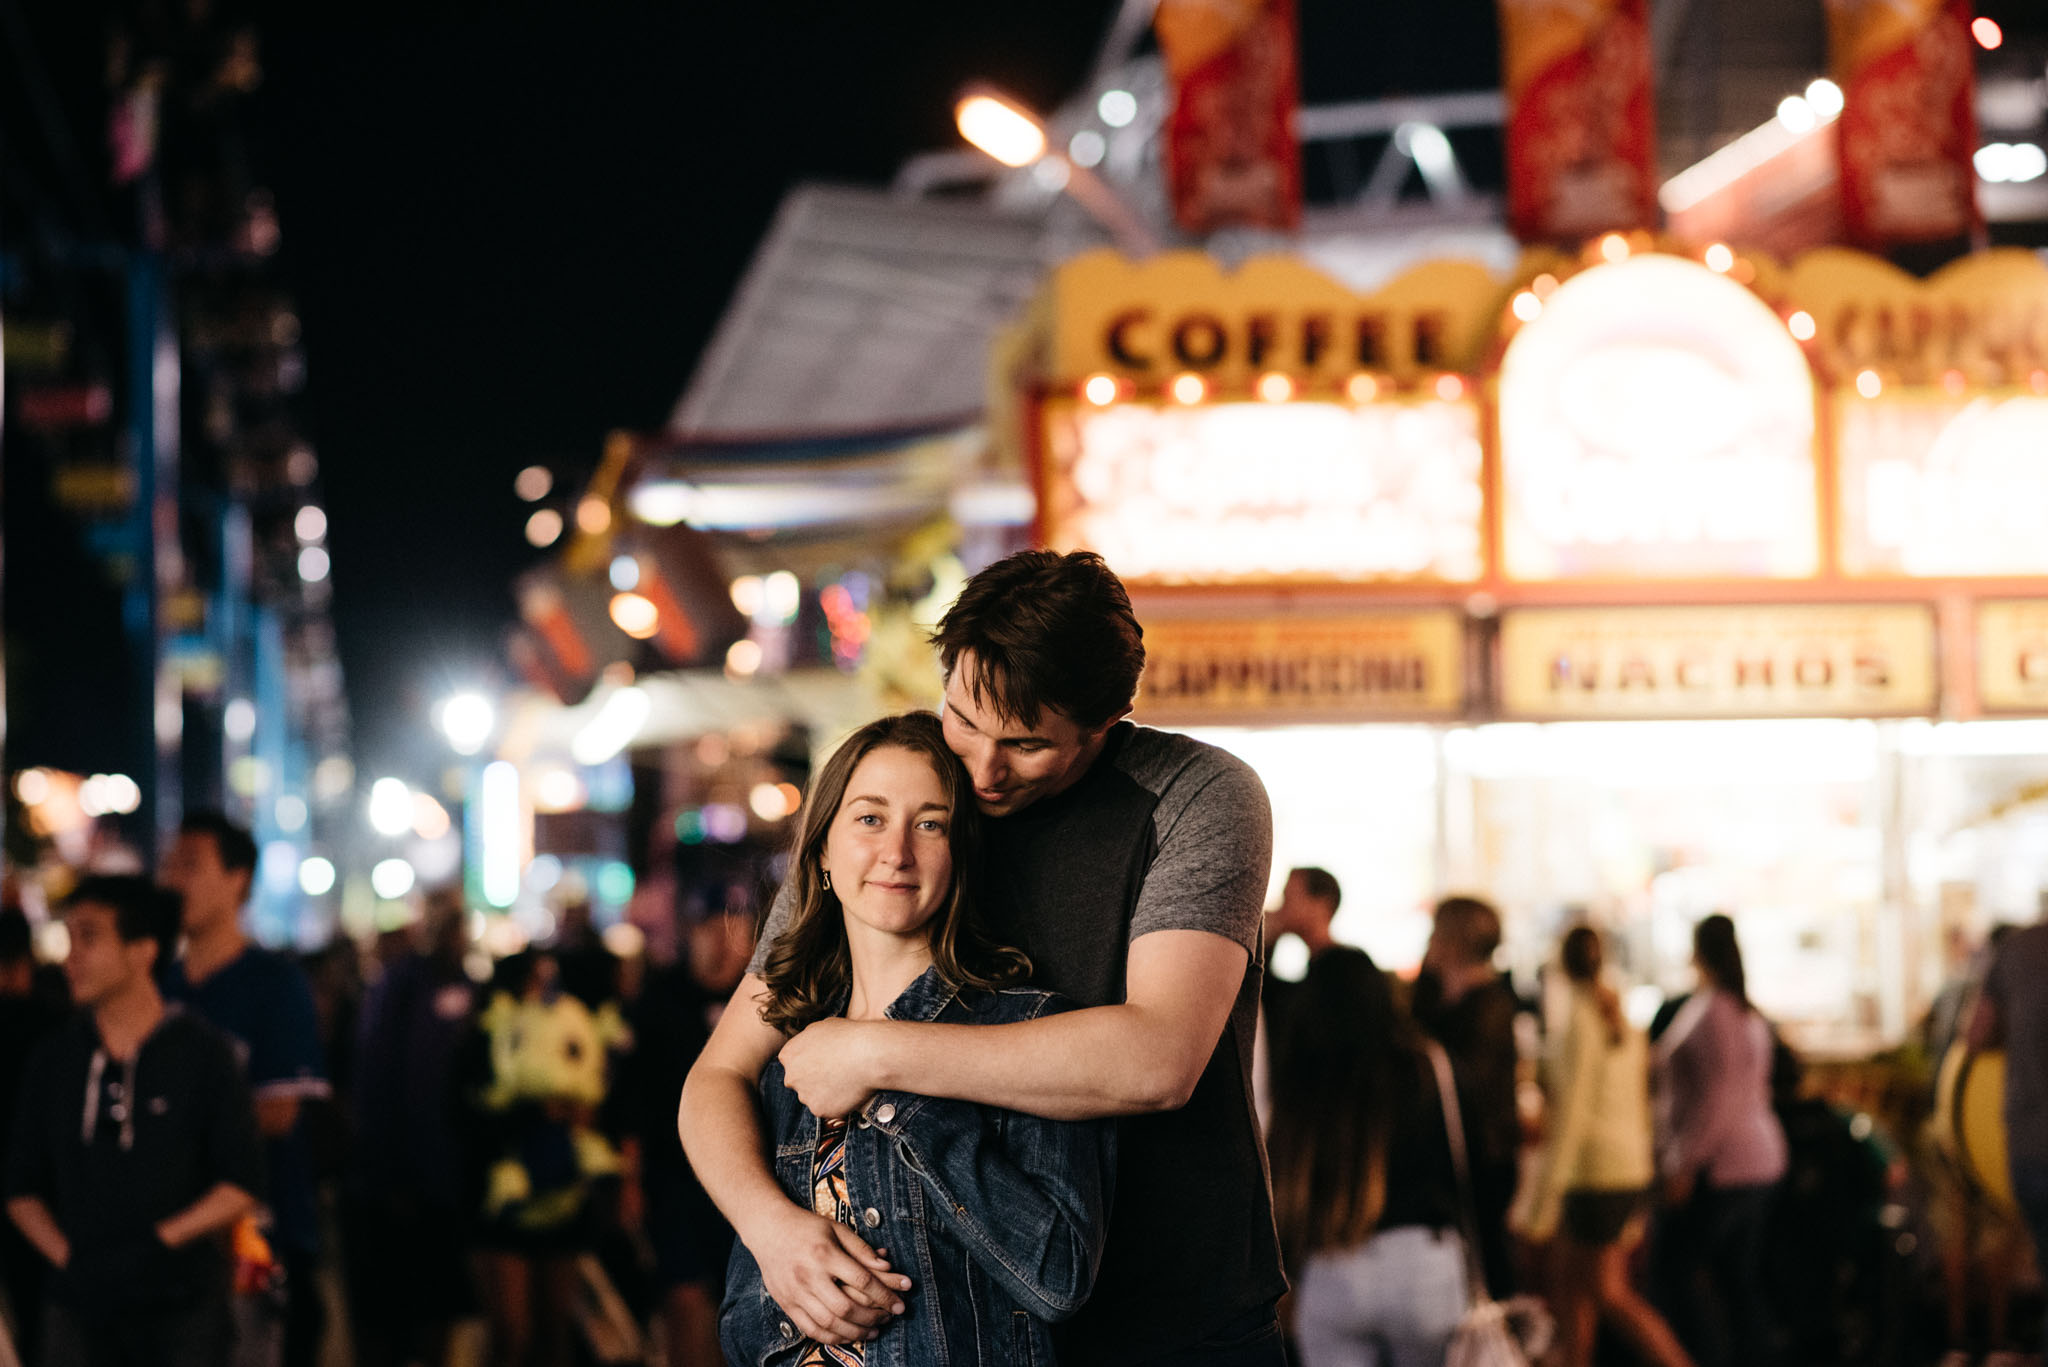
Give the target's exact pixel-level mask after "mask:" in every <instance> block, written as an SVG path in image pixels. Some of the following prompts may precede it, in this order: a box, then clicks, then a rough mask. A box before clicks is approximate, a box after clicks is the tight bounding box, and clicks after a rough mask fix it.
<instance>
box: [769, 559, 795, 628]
mask: <svg viewBox="0 0 2048 1367" xmlns="http://www.w3.org/2000/svg"><path fill="white" fill-rule="evenodd" d="M803 592H804V590H803V585H802V584H800V583H798V582H797V577H796V576H795V575H793V574H791V573H790V572H789V571H788V570H777V571H775V573H773V574H771V575H769V576H768V577H767V578H766V579H763V580H762V581H761V606H762V607H763V608H764V609H766V610H767V612H768V614H769V615H770V617H772V618H773V619H774V620H775V621H776V622H777V623H779V624H785V625H786V624H787V623H790V622H794V621H795V620H796V612H797V609H798V608H799V607H800V606H802V604H803Z"/></svg>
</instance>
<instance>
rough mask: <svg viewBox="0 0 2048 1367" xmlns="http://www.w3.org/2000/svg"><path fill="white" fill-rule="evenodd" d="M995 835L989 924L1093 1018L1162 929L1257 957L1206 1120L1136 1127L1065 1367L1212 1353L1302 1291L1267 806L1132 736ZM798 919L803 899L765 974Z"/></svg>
mask: <svg viewBox="0 0 2048 1367" xmlns="http://www.w3.org/2000/svg"><path fill="white" fill-rule="evenodd" d="M985 825H986V830H987V837H988V838H987V841H986V844H987V850H988V862H987V869H986V872H985V876H984V877H983V878H982V880H981V887H982V905H983V909H984V915H985V918H986V920H987V922H988V925H989V927H990V929H991V930H992V931H993V932H994V934H995V935H996V937H997V938H998V939H1001V940H1003V941H1006V942H1007V943H1010V944H1014V945H1016V946H1018V947H1019V948H1022V949H1023V950H1024V951H1025V952H1026V953H1028V954H1029V955H1030V956H1031V962H1032V965H1033V972H1032V981H1033V982H1034V983H1035V984H1037V985H1038V986H1041V987H1046V988H1050V989H1051V990H1053V991H1055V992H1059V993H1062V994H1064V995H1066V996H1068V997H1071V998H1073V999H1074V1000H1076V1001H1078V1002H1080V1003H1081V1004H1082V1005H1083V1006H1107V1005H1113V1004H1116V1003H1119V1002H1122V1001H1123V1000H1124V968H1125V962H1126V958H1127V955H1128V952H1129V947H1130V942H1131V941H1132V940H1135V939H1137V938H1138V937H1139V936H1141V935H1145V934H1149V933H1150V932H1152V931H1155V930H1203V931H1209V932H1212V933H1214V934H1218V935H1222V936H1224V937H1226V938H1228V939H1230V940H1232V941H1234V942H1235V943H1237V944H1238V945H1241V946H1242V947H1243V948H1244V950H1245V952H1246V955H1247V963H1246V967H1245V974H1244V977H1243V979H1242V981H1241V982H1240V984H1239V987H1238V991H1237V1000H1236V1002H1235V1003H1234V1004H1233V1006H1232V1008H1231V1013H1230V1020H1229V1023H1228V1024H1227V1025H1226V1026H1225V1028H1224V1031H1223V1036H1222V1038H1221V1039H1220V1040H1219V1041H1218V1042H1217V1045H1216V1052H1215V1053H1214V1054H1213V1055H1212V1056H1211V1057H1210V1059H1209V1064H1208V1066H1207V1067H1206V1068H1205V1069H1204V1070H1203V1072H1202V1077H1201V1080H1200V1081H1199V1082H1198V1083H1197V1084H1196V1086H1195V1091H1194V1095H1193V1096H1192V1097H1191V1098H1190V1099H1189V1101H1188V1104H1187V1105H1186V1106H1185V1107H1183V1108H1181V1109H1180V1110H1178V1111H1171V1112H1167V1113H1164V1114H1160V1115H1144V1116H1131V1117H1126V1118H1125V1119H1124V1120H1123V1121H1122V1122H1121V1125H1120V1127H1119V1138H1118V1144H1119V1149H1118V1155H1117V1158H1118V1161H1117V1179H1116V1196H1115V1201H1114V1204H1113V1206H1112V1208H1111V1215H1110V1230H1109V1241H1108V1245H1107V1248H1106V1249H1105V1251H1104V1254H1103V1261H1102V1270H1101V1274H1100V1275H1099V1276H1098V1278H1097V1279H1096V1283H1095V1291H1094V1294H1093V1295H1092V1296H1091V1297H1090V1299H1089V1301H1088V1304H1087V1305H1086V1306H1085V1307H1083V1309H1082V1311H1081V1313H1080V1314H1079V1315H1078V1316H1076V1317H1075V1318H1074V1320H1073V1321H1072V1322H1070V1323H1069V1324H1068V1325H1066V1326H1064V1327H1063V1332H1062V1335H1061V1345H1060V1347H1061V1361H1062V1362H1063V1363H1079V1364H1089V1363H1110V1362H1116V1363H1128V1362H1136V1361H1142V1360H1143V1359H1145V1358H1148V1357H1151V1356H1153V1355H1155V1354H1159V1353H1164V1352H1168V1351H1171V1350H1174V1349H1176V1348H1183V1347H1186V1346H1188V1345H1191V1344H1193V1343H1196V1342H1199V1341H1200V1340H1202V1339H1203V1338H1205V1337H1207V1336H1209V1335H1210V1334H1212V1333H1213V1332H1215V1331H1216V1330H1217V1329H1219V1328H1222V1327H1224V1326H1226V1325H1229V1324H1231V1322H1232V1321H1234V1320H1237V1319H1239V1318H1241V1317H1243V1316H1244V1315H1245V1314H1246V1313H1247V1312H1250V1311H1253V1310H1256V1309H1258V1308H1259V1307H1261V1306H1264V1305H1266V1304H1269V1303H1270V1302H1272V1301H1273V1300H1274V1299H1275V1298H1276V1297H1278V1296H1279V1295H1280V1293H1281V1292H1282V1291H1283V1290H1284V1289H1285V1287H1286V1283H1285V1281H1284V1279H1283V1278H1282V1276H1281V1272H1280V1249H1279V1241H1278V1239H1277V1237H1276V1236H1275V1234H1274V1229H1273V1208H1272V1198H1271V1191H1270V1183H1269V1180H1268V1176H1267V1171H1266V1151H1265V1146H1264V1143H1263V1141H1262V1139H1261V1137H1260V1133H1259V1127H1258V1122H1257V1119H1256V1118H1255V1115H1254V1112H1253V1109H1252V1088H1251V1059H1252V1039H1253V1035H1254V1033H1255V1027H1256V1025H1257V1020H1258V1006H1259V979H1260V958H1261V943H1262V941H1261V918H1262V915H1263V911H1264V906H1265V898H1266V882H1267V875H1268V871H1269V869H1270V866H1271V864H1272V856H1273V817H1272V809H1271V807H1270V805H1269V804H1268V803H1267V800H1266V790H1265V788H1264V786H1263V785H1261V784H1260V782H1259V779H1258V776H1257V775H1255V774H1254V773H1253V772H1252V771H1251V769H1250V767H1249V766H1247V765H1246V764H1245V763H1244V762H1243V761H1242V760H1239V759H1237V758H1236V757H1235V756H1233V755H1231V754H1229V753H1227V752H1225V751H1222V750H1219V749H1217V748H1215V747H1214V746H1211V745H1204V744H1203V743H1201V742H1200V741H1196V740H1192V739H1190V738H1189V737H1187V736H1182V735H1177V734H1175V733H1173V732H1170V731H1154V730H1151V729H1149V728H1146V727H1141V726H1133V725H1132V724H1130V723H1128V722H1124V723H1119V724H1118V725H1117V726H1116V727H1114V728H1113V729H1112V730H1111V732H1110V735H1109V739H1108V742H1107V743H1106V745H1105V746H1104V749H1103V752H1102V754H1101V755H1100V756H1099V757H1098V758H1097V759H1096V761H1095V763H1094V764H1093V765H1091V766H1090V768H1089V770H1088V772H1087V773H1086V774H1085V775H1083V776H1082V777H1081V779H1080V780H1079V781H1078V782H1076V783H1075V784H1074V785H1073V786H1072V787H1071V788H1068V789H1067V790H1066V791H1065V792H1062V793H1059V794H1058V795H1056V796H1054V797H1050V798H1047V799H1045V800H1043V801H1041V802H1036V803H1033V804H1032V805H1031V806H1029V807H1026V808H1024V809H1023V810H1022V811H1019V812H1017V813H1015V814H1013V815H1010V816H1007V817H1002V818H999V819H995V820H991V821H988V822H986V823H985ZM785 891H786V890H785ZM787 918H788V898H787V896H786V895H785V896H784V897H779V898H777V899H776V905H775V909H774V911H773V912H772V913H771V914H770V916H769V920H768V924H767V927H766V928H765V929H764V931H763V933H762V937H761V948H760V949H758V950H757V951H756V952H755V958H754V963H753V971H754V972H756V973H758V972H760V971H761V968H762V965H763V964H764V963H765V961H766V953H767V947H768V946H769V945H770V944H771V943H773V941H774V939H775V937H776V936H777V935H778V934H780V933H781V931H782V929H783V927H784V925H786V923H787ZM913 1090H914V1089H913Z"/></svg>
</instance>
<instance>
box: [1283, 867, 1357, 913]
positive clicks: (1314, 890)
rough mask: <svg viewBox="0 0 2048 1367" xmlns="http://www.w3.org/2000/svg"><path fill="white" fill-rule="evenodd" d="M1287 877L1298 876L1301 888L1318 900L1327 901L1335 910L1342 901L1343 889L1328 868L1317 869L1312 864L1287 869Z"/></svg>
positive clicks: (1331, 908) (1332, 909)
mask: <svg viewBox="0 0 2048 1367" xmlns="http://www.w3.org/2000/svg"><path fill="white" fill-rule="evenodd" d="M1287 876H1288V877H1289V878H1299V879H1300V880H1301V888H1302V891H1303V892H1306V893H1307V894H1308V895H1309V896H1311V897H1313V898H1315V899H1316V900H1317V901H1318V902H1328V903H1329V904H1330V910H1331V911H1335V910H1336V909H1337V908H1338V906H1339V905H1341V904H1342V903H1343V901H1344V889H1343V888H1341V887H1339V886H1338V885H1337V876H1336V875H1335V874H1333V873H1331V872H1330V871H1329V870H1328V869H1319V868H1317V867H1316V866H1315V865H1313V864H1309V865H1305V866H1303V867H1301V868H1298V869H1289V870H1288V871H1287Z"/></svg>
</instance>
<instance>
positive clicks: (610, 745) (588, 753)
mask: <svg viewBox="0 0 2048 1367" xmlns="http://www.w3.org/2000/svg"><path fill="white" fill-rule="evenodd" d="M652 707H653V704H652V703H651V702H649V700H648V697H647V694H646V693H645V692H644V691H643V690H641V689H640V688H637V687H635V686H632V685H628V686H626V687H625V688H620V689H615V690H614V691H613V692H612V693H611V695H610V696H609V697H607V698H606V699H605V700H604V703H603V705H602V706H600V707H599V708H598V709H597V715H596V716H594V717H592V718H591V719H590V720H589V722H587V723H586V724H585V725H584V727H583V729H582V730H581V731H578V732H577V733H576V738H575V739H574V740H572V741H571V742H569V753H570V754H571V755H573V756H575V758H576V762H577V763H578V764H585V765H591V764H603V763H604V762H605V761H606V760H608V759H610V758H611V757H612V756H614V755H616V754H618V753H619V751H621V750H623V749H625V748H626V747H627V746H628V745H631V744H632V743H633V737H635V736H637V735H639V734H640V728H641V727H642V726H644V725H646V724H647V714H648V712H649V711H650V710H651V709H652Z"/></svg>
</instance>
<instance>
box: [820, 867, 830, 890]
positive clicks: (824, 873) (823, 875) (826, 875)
mask: <svg viewBox="0 0 2048 1367" xmlns="http://www.w3.org/2000/svg"><path fill="white" fill-rule="evenodd" d="M818 877H819V878H820V879H822V880H823V881H824V887H825V891H827V892H830V891H832V870H830V869H820V870H818Z"/></svg>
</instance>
